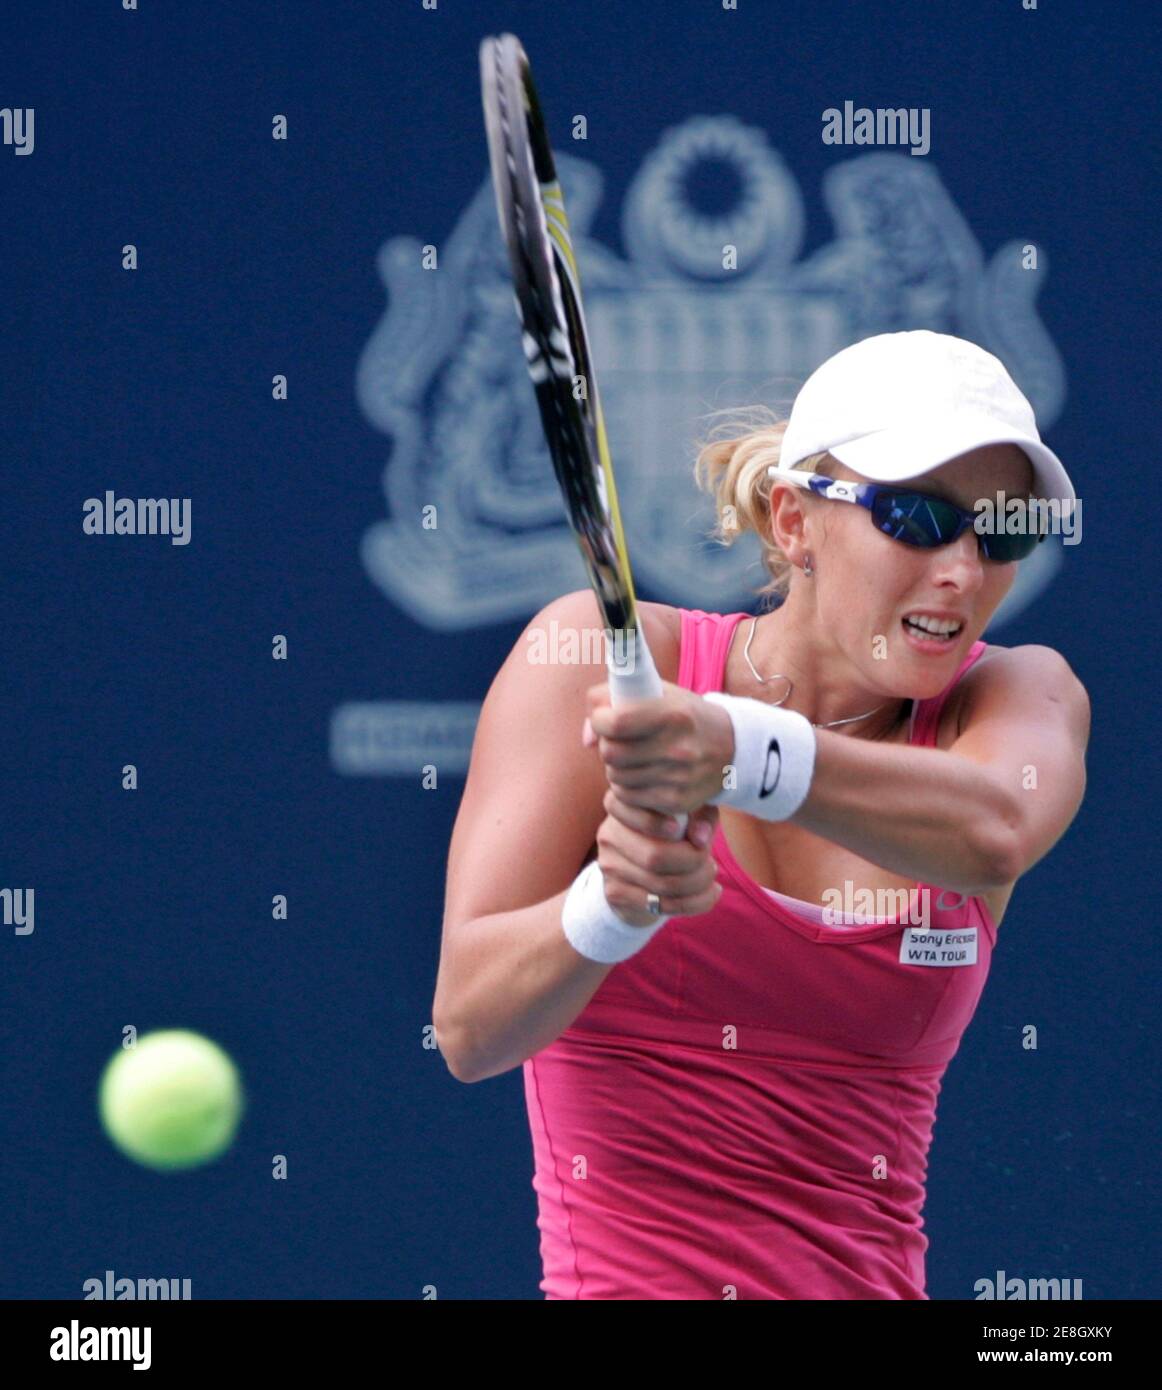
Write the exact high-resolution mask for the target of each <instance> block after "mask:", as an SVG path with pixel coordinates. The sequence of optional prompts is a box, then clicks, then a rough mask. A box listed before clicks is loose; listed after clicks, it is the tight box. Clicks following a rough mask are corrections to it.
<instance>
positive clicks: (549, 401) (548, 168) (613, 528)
mask: <svg viewBox="0 0 1162 1390" xmlns="http://www.w3.org/2000/svg"><path fill="white" fill-rule="evenodd" d="M480 83H481V92H482V96H483V101H484V124H485V129H486V131H487V133H488V153H489V159H490V162H491V165H492V185H493V188H494V190H495V192H496V206H497V211H498V213H499V215H500V229H501V233H502V234H503V236H504V240H505V243H506V245H507V246H508V255H509V262H510V264H511V266H512V278H513V285H514V287H515V290H516V296H515V298H516V311H517V318H518V319H519V321H520V325H521V338H522V341H523V344H524V351H525V359H526V361H527V363H528V369H529V375H530V376H531V377H532V381H533V387H534V389H535V391H536V396H537V405H538V406H539V407H540V412H541V423H542V425H543V427H544V431H545V438H546V440H547V441H548V445H549V453H550V455H551V456H552V460H553V469H554V472H555V473H556V475H557V482H558V484H559V485H560V488H561V495H562V497H563V498H564V500H565V514H566V516H567V517H568V520H569V526H570V528H571V530H572V532H573V535H574V536H575V537H576V539H577V544H578V545H579V546H580V549H581V556H582V559H583V560H584V562H585V568H586V571H587V573H588V575H589V582H590V584H591V585H592V586H593V592H594V594H595V595H596V597H597V606H598V608H599V609H600V612H601V620H602V624H603V626H604V628H605V635H606V643H607V660H606V665H607V667H608V672H609V692H610V700H611V702H612V703H613V704H614V705H617V704H621V703H623V702H624V701H626V700H635V699H636V700H648V699H657V698H658V697H659V696H660V695H661V693H662V682H661V678H660V677H659V676H658V672H657V668H656V666H655V665H654V659H653V656H652V655H651V653H650V649H649V645H648V643H647V642H646V635H645V631H644V630H643V628H642V626H641V623H640V621H639V617H638V609H637V598H636V596H635V594H634V587H633V572H632V570H631V569H630V563H629V552H628V550H627V549H626V544H625V533H624V531H623V530H622V525H621V512H620V510H619V508H618V504H617V487H616V485H615V483H614V478H613V461H612V459H611V457H610V453H609V443H608V440H607V439H606V435H605V421H604V419H603V417H602V414H601V400H600V397H599V396H598V393H597V378H596V375H595V374H594V370H593V359H592V356H591V354H590V351H589V339H588V336H587V334H586V331H585V314H584V310H583V309H582V306H581V280H580V276H579V274H578V271H577V258H576V256H575V255H574V253H573V243H572V240H571V238H570V235H569V219H568V217H567V215H566V213H565V199H564V195H563V194H562V192H561V185H560V183H559V181H558V179H557V172H556V167H555V165H554V163H553V151H552V147H551V146H550V144H549V137H548V133H547V131H546V129H545V121H544V116H543V114H542V110H541V104H540V101H539V100H538V98H537V92H536V88H535V87H534V86H533V78H532V73H531V71H530V69H529V60H528V57H527V55H526V54H525V51H524V49H523V48H522V47H521V43H520V40H519V39H518V38H517V37H516V36H515V35H514V34H501V35H500V36H499V37H498V38H487V39H485V40H484V41H483V42H482V43H481V45H480ZM678 820H679V821H680V822H681V825H682V829H683V831H684V830H685V827H686V820H687V818H686V817H685V816H679V817H678Z"/></svg>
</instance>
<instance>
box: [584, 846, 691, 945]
mask: <svg viewBox="0 0 1162 1390" xmlns="http://www.w3.org/2000/svg"><path fill="white" fill-rule="evenodd" d="M669 920H670V919H669V917H659V918H658V919H657V921H656V922H651V923H650V925H649V926H648V927H633V926H630V924H629V923H628V922H623V921H622V920H621V918H620V917H619V916H618V915H617V913H616V912H614V910H613V908H611V907H610V906H609V904H608V903H607V902H606V900H605V875H604V874H603V873H602V872H601V865H600V864H599V863H598V862H597V860H596V859H593V860H591V861H590V862H589V863H588V864H586V866H585V867H584V868H583V869H582V870H581V872H580V873H579V874H578V875H577V877H576V878H575V879H574V880H573V886H572V887H571V888H570V889H569V891H568V893H567V894H566V895H565V905H564V907H563V908H562V909H561V926H562V927H564V929H565V935H566V936H567V937H568V938H569V942H570V944H571V945H572V947H573V949H574V950H575V951H576V952H577V953H578V954H579V955H582V956H585V957H586V959H588V960H595V961H598V962H599V963H600V964H602V965H616V964H617V963H618V961H623V960H628V959H629V958H630V956H632V955H636V954H637V952H638V951H640V950H641V948H642V947H643V946H644V945H645V944H646V942H647V941H649V939H650V938H651V937H652V936H653V934H654V933H655V932H656V931H657V930H658V928H659V927H662V926H665V924H666V923H667V922H668V921H669Z"/></svg>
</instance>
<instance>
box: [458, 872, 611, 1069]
mask: <svg viewBox="0 0 1162 1390" xmlns="http://www.w3.org/2000/svg"><path fill="white" fill-rule="evenodd" d="M565 896H566V893H565V891H562V892H560V893H558V894H557V895H556V896H555V897H552V898H547V899H546V900H545V901H544V902H539V903H534V904H533V905H532V906H531V907H524V908H518V909H516V910H514V911H512V912H498V913H494V914H491V915H489V916H487V917H478V918H476V919H474V920H473V921H471V922H467V923H465V924H464V925H463V926H461V927H460V928H459V929H458V930H457V932H456V938H455V944H454V946H452V945H449V946H448V947H447V948H446V949H445V953H444V957H443V959H442V960H441V964H440V975H439V979H438V980H437V983H436V1001H435V1005H434V1008H433V1016H434V1017H435V1020H436V1037H437V1041H438V1043H439V1046H440V1050H441V1052H442V1053H443V1054H444V1059H445V1061H446V1062H447V1063H448V1067H449V1069H450V1070H451V1071H452V1073H453V1075H454V1076H456V1077H457V1078H458V1079H459V1080H461V1081H484V1080H486V1079H487V1078H488V1077H490V1076H499V1075H500V1074H501V1073H502V1072H506V1071H509V1070H511V1069H512V1068H513V1067H517V1066H519V1065H520V1064H521V1063H522V1062H523V1061H524V1060H525V1059H526V1058H527V1057H531V1056H532V1055H533V1054H534V1053H536V1052H539V1051H540V1050H541V1048H543V1047H547V1046H548V1045H549V1043H551V1042H555V1041H556V1039H557V1038H558V1037H560V1035H561V1034H562V1033H563V1032H564V1030H565V1029H566V1028H568V1027H569V1025H570V1024H571V1023H572V1022H573V1020H574V1019H575V1018H576V1017H577V1015H578V1014H579V1013H580V1012H581V1011H582V1009H584V1008H585V1006H586V1004H588V1003H589V1000H590V999H591V998H592V997H593V995H594V994H595V993H596V992H597V989H598V987H599V986H600V985H601V982H602V981H603V980H604V979H605V977H606V975H608V974H609V972H610V970H611V969H614V968H615V967H613V966H609V965H602V964H600V963H598V962H597V961H591V960H587V959H586V958H585V957H584V956H582V955H579V954H578V953H577V952H576V951H575V950H574V949H573V947H572V946H571V945H570V944H569V941H568V939H567V938H566V936H565V933H564V930H563V929H562V926H561V911H562V908H563V907H564V903H565Z"/></svg>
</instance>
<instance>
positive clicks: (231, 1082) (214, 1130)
mask: <svg viewBox="0 0 1162 1390" xmlns="http://www.w3.org/2000/svg"><path fill="white" fill-rule="evenodd" d="M243 1104H244V1102H243V1095H242V1083H241V1081H240V1079H239V1076H238V1069H237V1068H236V1067H235V1065H234V1063H233V1062H232V1061H231V1060H230V1058H229V1057H228V1056H227V1055H226V1053H225V1052H223V1051H222V1049H221V1048H220V1047H219V1046H218V1045H217V1043H213V1042H211V1041H210V1039H209V1038H204V1037H203V1036H202V1035H201V1034H200V1033H191V1032H189V1031H188V1030H186V1029H182V1028H174V1029H167V1030H164V1031H161V1032H157V1033H147V1034H146V1035H145V1036H144V1037H142V1038H139V1039H138V1041H137V1046H136V1047H131V1048H125V1049H123V1050H122V1051H119V1052H117V1053H115V1054H114V1056H113V1057H112V1058H111V1059H110V1061H109V1064H108V1065H107V1066H106V1068H105V1071H104V1073H103V1075H102V1077H101V1084H100V1088H99V1092H98V1109H99V1110H100V1114H101V1122H102V1124H103V1125H104V1126H105V1132H106V1133H107V1134H108V1136H109V1138H110V1139H111V1140H112V1141H113V1143H114V1144H116V1145H117V1147H118V1148H119V1149H120V1150H121V1152H122V1153H124V1154H126V1155H127V1156H128V1157H129V1158H132V1159H135V1160H136V1161H137V1162H138V1163H143V1164H144V1165H145V1166H146V1167H147V1168H156V1169H162V1170H165V1169H174V1168H194V1167H197V1165H198V1164H201V1163H209V1162H210V1161H211V1160H212V1159H215V1158H217V1157H218V1156H219V1154H221V1153H222V1152H223V1151H224V1150H225V1149H227V1148H228V1147H229V1145H230V1142H231V1140H232V1139H233V1138H234V1132H235V1130H236V1129H237V1128H238V1121H239V1120H240V1119H241V1118H242V1109H243Z"/></svg>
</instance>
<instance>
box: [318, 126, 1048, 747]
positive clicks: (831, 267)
mask: <svg viewBox="0 0 1162 1390" xmlns="http://www.w3.org/2000/svg"><path fill="white" fill-rule="evenodd" d="M583 125H584V123H583V122H578V123H575V125H574V127H573V129H574V132H577V131H582V132H583ZM566 144H568V146H569V149H568V150H566V149H564V148H562V147H563V146H565V145H566ZM557 147H558V156H559V157H558V161H557V164H558V173H559V175H560V178H561V182H562V184H563V186H564V190H565V196H566V200H567V203H568V208H569V217H570V223H571V227H572V232H573V243H574V246H575V248H576V251H577V256H578V261H579V266H580V274H581V282H582V286H583V289H584V293H585V311H586V315H587V322H588V328H589V333H590V338H591V340H592V346H593V353H594V365H595V372H596V376H597V384H598V389H599V391H600V395H601V403H602V409H603V412H604V415H605V422H606V426H607V432H608V435H609V441H610V448H611V451H612V456H613V462H614V467H615V470H616V474H617V487H618V495H619V500H620V510H621V515H622V520H623V523H624V526H625V532H626V537H627V540H628V545H629V552H630V557H631V560H632V562H633V568H634V574H635V578H636V581H637V584H638V586H639V588H640V589H641V590H642V591H648V592H650V593H651V594H652V595H654V596H656V597H658V598H660V599H662V600H664V601H665V602H668V603H672V604H678V605H682V606H685V607H696V608H704V609H709V610H712V611H719V612H730V611H732V610H737V609H739V608H744V607H748V606H750V604H751V602H752V590H753V587H754V586H755V584H756V583H757V582H758V581H759V580H761V578H762V573H761V570H760V569H759V556H760V550H759V545H758V541H757V538H755V537H753V536H747V537H745V538H744V539H743V540H742V541H741V542H740V543H739V544H738V545H736V546H732V547H730V548H729V549H728V548H726V547H724V546H721V545H718V544H716V543H714V542H713V541H712V540H710V539H709V538H708V534H707V533H708V532H709V530H710V528H711V526H712V525H713V521H714V512H713V507H712V503H711V499H710V498H709V497H708V496H707V495H706V494H704V493H702V492H699V491H698V489H697V488H696V486H695V484H694V480H693V476H692V464H693V459H694V449H695V441H696V439H697V438H698V437H699V436H700V435H702V434H704V433H705V431H706V430H707V428H708V427H709V426H708V422H707V421H706V419H705V416H706V415H707V413H708V412H709V411H711V410H713V409H721V408H724V407H730V406H736V405H742V404H753V403H755V402H764V403H766V404H768V405H771V406H773V407H774V408H776V409H777V410H779V411H780V412H781V413H783V414H786V413H787V412H788V411H789V408H790V405H791V402H792V401H793V399H794V396H795V394H796V392H797V391H798V388H799V387H800V385H801V384H802V383H803V381H804V380H805V379H806V378H807V377H808V376H809V375H810V373H811V372H812V371H813V370H814V369H815V367H817V366H818V365H819V363H821V362H822V361H824V360H825V359H826V358H827V357H829V356H831V355H832V354H833V353H835V352H837V351H838V350H839V349H840V348H842V347H845V346H847V345H848V344H849V343H852V342H856V341H858V340H859V339H861V338H865V337H867V336H869V335H870V334H873V333H882V332H887V331H891V330H896V329H899V328H902V327H923V328H931V329H935V330H938V331H943V332H948V333H952V334H955V335H957V336H959V337H963V338H969V339H971V340H973V341H975V342H977V343H980V344H981V345H982V346H983V347H986V348H989V349H990V350H992V351H994V352H997V353H998V355H1000V356H1002V357H1003V359H1004V361H1005V364H1006V365H1007V367H1008V368H1009V370H1010V371H1011V372H1012V374H1013V376H1014V378H1015V379H1016V380H1017V382H1018V384H1019V385H1020V386H1021V388H1022V389H1023V390H1024V392H1025V393H1026V395H1027V396H1028V397H1029V399H1030V401H1031V402H1032V404H1033V407H1034V409H1035V411H1036V413H1037V419H1038V422H1039V423H1040V425H1041V426H1042V427H1043V428H1044V427H1047V426H1049V425H1051V424H1052V423H1053V421H1054V419H1056V417H1057V415H1058V413H1059V411H1060V409H1061V406H1062V402H1063V398H1064V379H1063V373H1062V367H1061V361H1060V358H1059V357H1058V354H1057V352H1056V350H1055V348H1054V347H1053V344H1052V343H1051V341H1050V339H1049V336H1048V334H1047V332H1046V330H1045V328H1044V326H1043V325H1042V323H1041V321H1040V318H1039V316H1038V314H1037V311H1036V308H1035V302H1036V298H1037V296H1038V294H1039V293H1040V291H1041V288H1042V285H1043V283H1044V276H1045V256H1044V252H1043V251H1042V250H1041V248H1039V247H1036V246H1031V245H1028V244H1026V243H1023V242H1020V241H1015V240H1014V241H1010V242H1008V243H1007V244H1004V245H1002V246H1000V247H999V248H996V249H994V250H992V251H991V253H990V257H989V258H988V259H986V256H985V254H984V252H983V251H982V249H981V247H980V245H979V243H978V242H977V240H976V237H975V236H974V234H973V232H972V230H971V228H970V227H969V226H968V224H967V223H966V222H965V219H964V217H963V216H962V214H961V213H960V211H959V209H958V208H957V207H956V206H955V204H954V203H953V202H952V199H951V198H950V197H949V194H948V192H947V190H946V189H945V187H944V185H943V184H942V183H941V181H940V178H939V175H938V174H937V172H936V166H935V164H934V162H933V159H932V157H931V155H929V156H928V157H927V158H925V159H912V158H910V157H909V156H908V155H907V154H906V153H903V152H899V151H885V150H877V151H874V152H871V153H861V154H858V155H856V156H854V157H853V158H849V159H845V160H841V161H840V162H838V163H836V164H834V165H833V166H832V167H831V168H829V169H828V170H827V172H826V174H825V176H824V179H823V189H822V193H823V201H824V205H825V207H826V210H827V214H828V216H829V218H830V221H831V239H830V240H829V241H827V242H825V244H823V245H822V246H820V247H819V249H818V250H816V251H814V252H813V253H812V254H811V255H809V256H807V257H806V258H804V259H800V256H801V254H802V250H803V244H804V240H805V236H806V232H807V228H806V218H805V213H804V205H803V198H802V195H801V193H800V190H799V186H798V184H797V183H796V181H795V179H794V177H793V176H792V174H791V173H790V171H789V170H788V169H787V167H786V165H785V164H784V162H783V160H782V158H781V157H780V155H779V154H778V153H777V152H776V151H775V150H773V149H772V148H771V147H770V145H769V144H768V142H767V138H766V136H765V134H764V133H763V132H762V131H761V130H757V129H754V128H753V127H749V126H746V125H743V124H742V123H741V122H740V121H738V120H737V119H735V118H734V117H733V116H697V117H693V118H691V119H690V120H687V121H685V122H683V123H682V124H681V125H679V126H676V127H674V128H672V129H670V130H667V131H665V132H664V133H663V134H662V136H661V138H660V139H659V141H658V143H657V145H656V146H655V148H654V149H652V150H651V151H649V152H648V153H647V154H646V156H645V158H644V160H643V161H642V164H641V167H640V169H639V170H638V172H637V174H636V175H635V176H634V178H633V179H632V180H631V182H630V185H629V187H628V188H627V189H626V191H625V196H624V200H623V202H622V204H621V209H620V213H621V243H622V246H623V247H624V252H625V254H624V257H623V256H621V255H618V254H616V253H615V252H614V251H613V250H611V249H610V248H609V247H607V246H605V245H603V244H602V243H600V242H598V241H596V240H594V239H593V238H592V237H591V236H590V235H589V229H590V226H591V225H592V223H593V220H594V218H595V216H596V214H597V211H598V208H599V206H600V204H601V202H602V197H603V194H602V176H601V174H600V172H599V170H598V169H597V168H596V167H595V166H594V165H593V164H592V163H591V162H589V161H587V160H585V159H583V158H578V157H577V156H578V155H579V154H583V153H584V149H585V145H584V141H583V140H576V141H569V140H568V137H567V135H566V136H562V135H561V134H560V133H557ZM479 150H480V161H479V164H480V167H479V179H480V182H479V186H478V187H477V189H476V192H475V194H474V196H473V197H472V199H471V201H470V202H469V203H468V205H467V207H466V208H465V210H464V212H463V214H462V216H461V217H460V220H459V222H458V224H457V225H456V226H455V227H454V228H453V229H452V230H451V232H450V233H449V234H448V235H447V236H446V237H443V238H438V237H436V236H435V235H432V234H426V235H425V236H424V237H423V239H420V238H417V237H413V236H395V237H392V238H391V239H390V240H389V241H387V242H386V243H385V244H384V245H383V247H382V248H381V250H380V252H379V256H378V270H379V274H380V278H381V279H382V281H383V284H384V288H385V291H386V296H387V308H386V311H385V313H384V315H383V317H382V319H381V320H380V322H379V323H378V325H377V326H376V328H375V330H374V332H373V333H372V335H371V337H370V339H369V341H368V343H367V345H366V347H365V349H364V351H363V353H362V356H361V358H360V361H359V364H358V370H357V374H356V392H357V396H358V399H359V402H360V406H361V408H362V410H363V411H364V413H365V414H366V416H367V419H368V420H369V421H370V422H371V423H372V424H373V425H374V426H376V427H377V428H378V429H380V430H381V431H382V432H383V434H384V435H385V436H386V437H387V439H388V440H389V441H390V442H389V446H388V449H387V451H386V459H385V464H384V468H383V493H384V502H385V515H384V516H383V517H381V518H373V519H372V520H371V523H370V525H369V527H368V529H367V531H366V532H365V534H364V536H363V541H362V545H361V557H362V561H363V564H364V567H365V569H366V572H367V574H368V576H369V578H370V579H371V581H372V582H373V583H374V584H375V585H376V586H377V587H378V588H379V589H380V590H381V591H382V592H383V594H384V596H385V597H386V598H387V599H389V600H390V602H391V603H392V604H393V605H395V606H396V607H398V608H400V609H402V610H403V611H404V612H405V613H406V614H407V615H408V616H409V617H410V618H412V619H413V620H414V621H415V622H416V623H419V624H420V625H422V626H424V627H427V628H430V629H432V630H434V631H437V632H454V631H462V630H464V629H471V628H476V627H482V626H490V625H493V624H496V623H502V622H513V621H516V620H523V619H525V618H527V617H528V615H529V614H530V613H534V612H536V611H537V609H538V608H540V607H542V606H543V605H544V604H545V603H547V602H548V601H549V600H550V599H552V598H554V597H556V596H558V595H559V594H561V593H563V592H565V591H566V590H568V589H570V588H583V587H585V586H586V583H587V579H586V575H585V571H584V566H583V564H582V561H581V557H580V555H579V554H578V552H577V547H576V544H575V542H574V540H573V537H572V535H571V533H570V531H569V529H568V526H567V523H566V521H565V516H564V509H563V507H562V505H561V498H560V493H559V491H558V487H557V483H556V479H555V478H554V475H553V469H552V466H551V463H550V460H549V454H548V449H547V446H546V444H545V441H544V438H543V435H542V432H541V426H540V419H539V416H538V413H537V406H536V400H535V397H534V394H533V390H532V387H531V385H530V383H529V380H528V372H527V369H526V367H525V357H524V352H523V351H522V348H521V341H520V331H519V327H518V323H517V317H516V314H515V313H514V312H513V290H512V281H511V275H510V271H509V266H508V259H507V253H506V250H505V247H504V244H503V242H502V240H501V236H500V230H499V227H498V225H497V218H496V200H495V197H494V195H493V191H492V186H491V181H490V179H489V175H488V164H487V157H486V152H485V147H484V140H483V137H481V140H480V147H479ZM570 151H573V152H570ZM820 230H821V229H819V228H816V229H814V232H815V235H816V237H817V236H818V233H819V231H820ZM1059 564H1060V548H1059V547H1058V546H1057V545H1056V544H1052V545H1043V546H1038V547H1037V550H1036V551H1035V553H1034V554H1033V555H1032V556H1031V557H1030V558H1029V559H1028V560H1026V561H1025V562H1024V563H1023V564H1022V566H1021V569H1020V571H1019V573H1018V579H1017V582H1016V583H1015V584H1014V585H1013V588H1012V589H1011V590H1010V592H1009V594H1008V596H1007V597H1006V599H1005V602H1004V604H1003V605H1002V606H1001V608H1000V609H999V610H998V616H997V618H996V619H994V625H995V624H996V623H997V622H998V621H1004V620H1006V619H1007V618H1008V617H1011V616H1012V615H1013V614H1015V613H1016V612H1018V611H1019V610H1020V609H1021V608H1023V607H1024V606H1025V605H1026V604H1027V603H1029V602H1030V601H1031V600H1032V599H1033V598H1034V597H1035V595H1036V594H1037V593H1038V592H1040V590H1041V589H1043V588H1044V586H1045V585H1046V584H1047V583H1048V582H1049V580H1050V578H1051V577H1052V575H1053V573H1054V572H1055V570H1056V568H1057V567H1058V565H1059ZM376 710H378V711H379V714H383V713H384V707H383V706H374V707H369V706H366V705H363V706H359V707H350V708H348V707H345V710H344V712H342V717H341V718H340V719H339V722H338V724H336V725H333V730H334V731H335V734H336V738H337V740H338V743H336V744H334V745H333V750H332V751H333V758H334V761H335V765H336V766H337V767H339V768H340V769H341V770H350V771H368V770H379V771H386V770H389V769H390V767H391V765H392V758H393V755H392V753H391V751H390V748H389V745H390V744H391V743H392V740H393V739H394V737H395V735H394V732H392V733H388V732H386V731H385V729H384V727H382V726H381V727H379V728H377V729H375V730H374V731H369V729H368V727H367V724H366V720H367V719H371V721H372V723H375V722H376V720H377V719H378V717H379V715H377V714H376V713H375V711H376ZM347 716H351V717H350V718H348V717H347ZM412 723H413V725H414V719H413V720H412ZM372 732H373V733H374V738H373V739H372V737H371V734H372ZM372 741H374V743H375V745H376V750H375V751H374V752H371V751H370V747H371V742H372ZM339 744H342V745H343V746H339ZM372 764H374V768H373V767H372ZM445 765H446V764H445ZM408 766H409V767H410V766H411V763H410V762H409V763H408Z"/></svg>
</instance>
